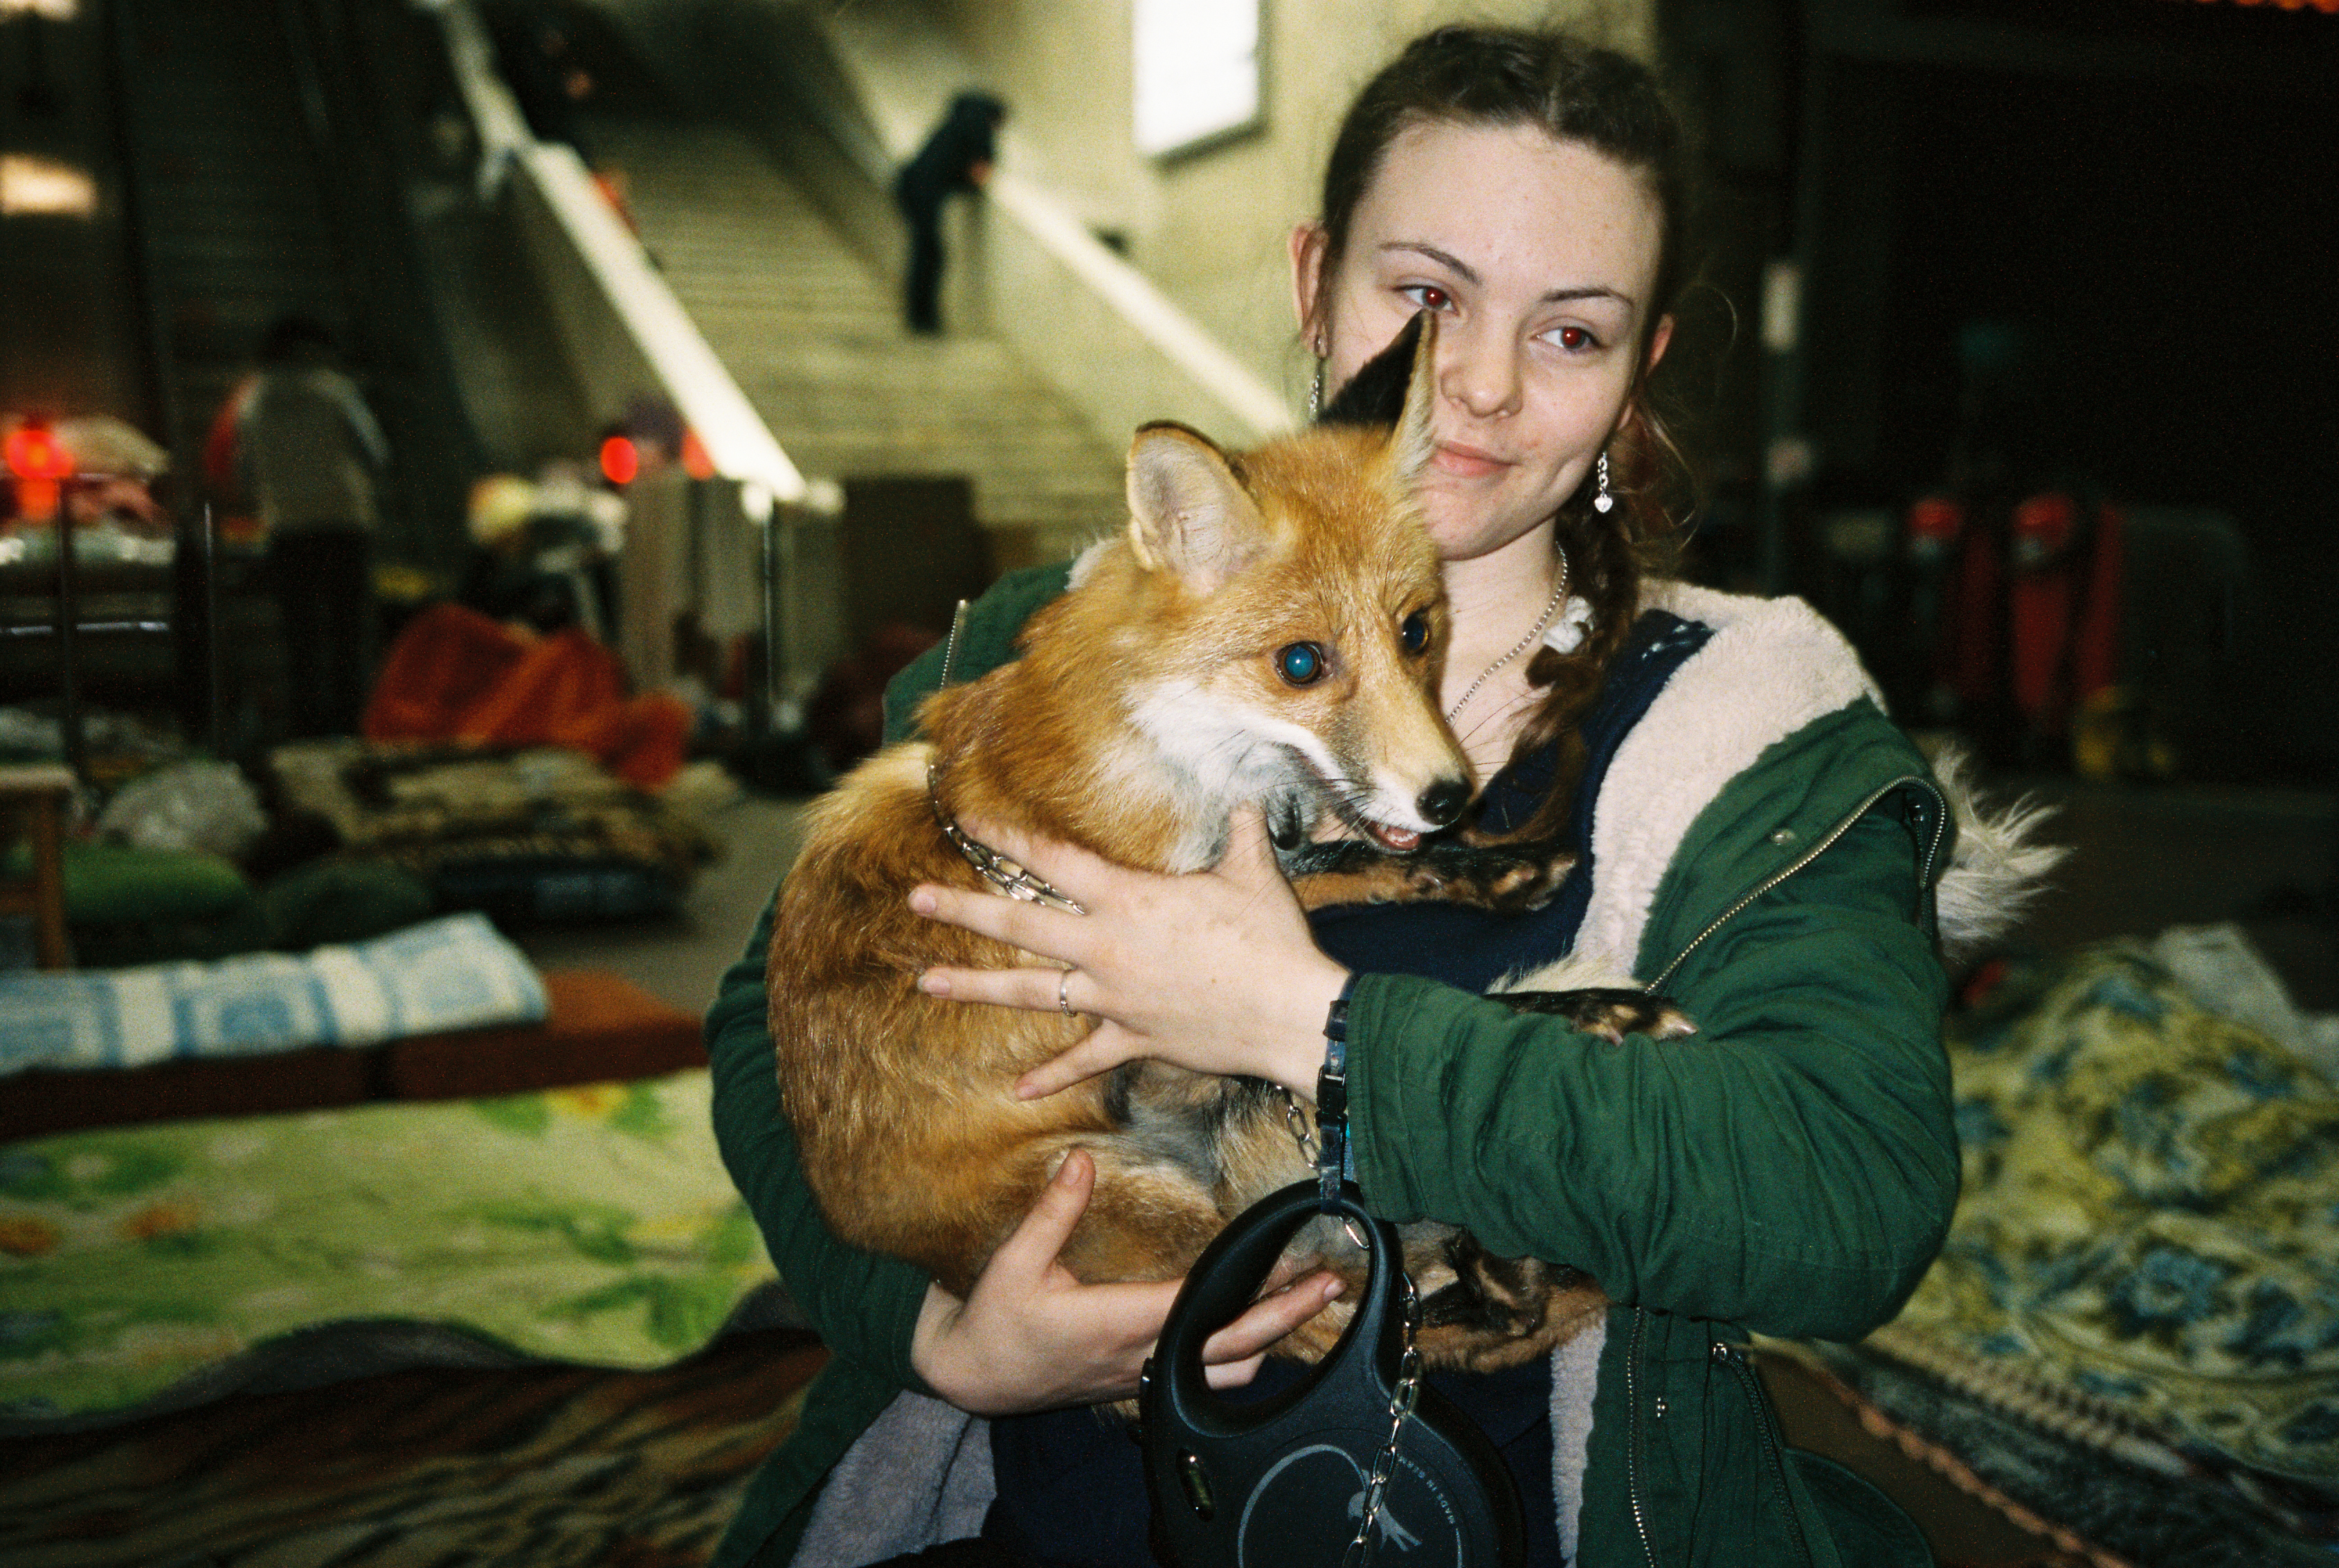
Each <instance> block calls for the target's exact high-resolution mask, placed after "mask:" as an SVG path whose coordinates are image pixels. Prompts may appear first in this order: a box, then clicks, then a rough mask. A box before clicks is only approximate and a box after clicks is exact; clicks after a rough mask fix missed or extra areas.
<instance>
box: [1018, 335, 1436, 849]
mask: <svg viewBox="0 0 2339 1568" xmlns="http://www.w3.org/2000/svg"><path fill="white" fill-rule="evenodd" d="M1414 339H1417V344H1416V342H1414V341H1410V340H1414ZM1435 348H1436V327H1435V321H1434V319H1432V318H1430V317H1428V316H1427V315H1426V313H1425V315H1424V316H1423V317H1422V318H1421V319H1420V324H1417V325H1416V326H1414V327H1409V328H1408V329H1407V340H1400V342H1399V343H1398V344H1396V345H1392V348H1391V350H1390V354H1391V356H1392V358H1393V359H1395V360H1396V364H1397V365H1398V366H1399V367H1400V368H1402V367H1403V366H1404V363H1405V360H1404V358H1403V356H1404V355H1405V354H1406V352H1407V351H1408V350H1409V352H1410V360H1411V366H1410V376H1409V380H1408V382H1407V387H1408V390H1407V391H1406V399H1405V405H1404V411H1403V413H1402V414H1401V416H1400V417H1399V418H1398V419H1397V420H1396V424H1395V426H1394V427H1393V428H1392V427H1387V426H1377V427H1362V426H1351V427H1342V428H1327V427H1323V426H1318V427H1317V428H1314V429H1308V430H1305V431H1302V432H1299V433H1298V434H1295V435H1292V436H1288V437H1285V438H1282V439H1278V440H1275V441H1271V442H1269V443H1268V444H1267V445H1265V446H1262V447H1259V448H1258V449H1255V450H1253V451H1249V452H1244V453H1228V452H1225V451H1222V450H1221V449H1219V448H1218V447H1217V446H1215V445H1213V444H1212V443H1211V442H1210V441H1209V440H1208V439H1204V438H1203V437H1201V436H1199V435H1198V434H1196V433H1195V432H1194V431H1192V430H1190V429H1186V428H1185V427H1184V426H1181V425H1174V424H1156V425H1148V426H1146V427H1145V428H1144V429H1140V430H1139V431H1138V432H1137V435H1136V438H1135V439H1134V441H1133V442H1132V443H1131V445H1130V454H1129V475H1128V480H1129V482H1128V490H1129V508H1130V521H1129V527H1128V530H1127V533H1126V536H1125V537H1124V538H1123V539H1121V540H1119V541H1115V542H1113V543H1111V544H1109V545H1107V546H1104V547H1100V548H1098V549H1096V550H1094V551H1092V552H1091V554H1090V555H1089V556H1087V557H1083V559H1082V561H1081V567H1080V568H1079V569H1078V571H1077V572H1076V574H1075V577H1074V582H1075V585H1076V591H1075V592H1073V593H1071V594H1070V595H1067V596H1066V597H1065V599H1064V600H1062V601H1061V602H1060V605H1059V606H1057V607H1056V608H1057V610H1061V616H1059V615H1058V614H1057V613H1056V611H1054V610H1051V612H1048V613H1046V615H1045V616H1044V618H1043V619H1041V618H1035V620H1034V622H1033V625H1032V627H1031V635H1030V636H1028V637H1027V639H1026V645H1025V646H1026V654H1025V662H1026V663H1027V664H1029V665H1031V666H1034V667H1033V668H1032V669H1031V672H1030V673H1031V675H1033V676H1039V677H1041V678H1043V679H1045V680H1046V681H1047V683H1048V685H1050V686H1051V687H1053V688H1055V689H1056V690H1058V691H1065V690H1069V689H1071V688H1073V687H1075V686H1078V685H1085V686H1086V687H1087V688H1088V695H1089V697H1090V699H1091V705H1097V704H1109V705H1114V706H1116V707H1117V709H1118V712H1117V714H1116V715H1115V718H1116V719H1117V721H1118V723H1117V726H1116V727H1117V728H1118V730H1119V734H1118V735H1117V736H1114V737H1110V738H1103V737H1100V744H1101V745H1103V746H1105V747H1107V748H1118V754H1117V759H1116V765H1112V766H1111V767H1110V772H1111V774H1112V777H1111V778H1110V780H1109V781H1104V782H1105V783H1106V784H1107V787H1109V788H1111V789H1114V790H1116V791H1117V792H1119V794H1120V798H1121V800H1122V801H1123V802H1124V803H1125V805H1126V809H1127V810H1128V811H1130V812H1131V813H1135V814H1152V813H1156V812H1160V811H1163V810H1165V809H1166V810H1167V812H1168V813H1169V814H1170V815H1172V816H1174V817H1175V818H1176V819H1177V821H1178V822H1179V824H1180V825H1179V830H1178V832H1177V833H1175V834H1174V835H1173V839H1172V843H1171V847H1170V849H1169V853H1168V854H1167V855H1166V856H1165V857H1164V858H1166V859H1167V860H1168V861H1169V863H1172V864H1179V865H1185V866H1191V865H1195V864H1207V863H1209V861H1211V860H1212V859H1214V858H1215V857H1216V855H1217V853H1219V845H1220V844H1221V843H1222V842H1223V837H1224V833H1225V826H1226V818H1227V814H1228V812H1229V810H1230V809H1231V808H1232V807H1233V806H1235V805H1238V804H1243V803H1246V802H1257V803H1260V804H1265V805H1266V806H1267V808H1268V822H1269V823H1270V825H1271V826H1272V827H1273V828H1274V829H1275V831H1276V833H1277V837H1278V841H1281V842H1286V843H1288V842H1290V841H1292V840H1293V839H1295V838H1296V837H1297V836H1298V834H1299V833H1303V832H1304V831H1305V830H1306V828H1307V827H1308V824H1310V823H1314V822H1315V821H1317V820H1318V818H1319V817H1321V816H1324V815H1326V814H1330V815H1334V816H1337V817H1338V818H1340V819H1341V820H1342V821H1344V822H1346V823H1348V824H1349V825H1350V826H1351V827H1353V828H1355V829H1357V830H1358V831H1360V832H1363V833H1369V834H1371V835H1372V836H1373V837H1375V838H1377V839H1378V840H1379V841H1380V842H1381V843H1384V844H1387V845H1388V846H1390V847H1392V848H1397V849H1405V848H1410V847H1412V845H1413V844H1414V843H1416V842H1417V841H1418V840H1419V838H1420V837H1421V835H1422V834H1424V833H1431V832H1434V831H1435V830H1436V829H1439V828H1442V827H1446V826H1447V825H1449V824H1451V823H1454V822H1455V821H1456V819H1457V818H1458V817H1459V816H1460V815H1461V814H1462V810H1463V808H1464V806H1466V804H1468V802H1469V799H1470V797H1471V795H1472V794H1473V793H1474V785H1473V782H1472V776H1471V772H1470V767H1469V764H1468V761H1467V760H1466V758H1465V757H1464V755H1463V754H1462V750H1461V747H1460V746H1459V745H1456V742H1455V739H1454V736H1453V734H1452V732H1451V731H1450V730H1448V729H1447V727H1446V723H1445V721H1444V720H1443V719H1442V718H1441V717H1440V716H1439V715H1438V712H1437V707H1436V693H1437V689H1438V688H1437V683H1438V674H1439V670H1440V668H1441V666H1442V663H1443V659H1444V655H1445V646H1446V630H1447V618H1446V597H1445V590H1444V587H1443V584H1442V582H1441V578H1440V574H1439V570H1438V561H1437V554H1436V549H1435V547H1433V546H1432V545H1431V543H1430V540H1429V537H1428V535H1427V534H1426V532H1425V531H1424V530H1423V528H1422V525H1421V513H1420V508H1419V506H1418V503H1417V501H1416V496H1415V488H1416V482H1417V480H1418V479H1419V477H1420V476H1421V474H1422V471H1423V469H1424V468H1425V467H1426V464H1427V462H1428V459H1429V456H1430V452H1431V450H1432V445H1433V443H1432V438H1431V435H1430V429H1429V413H1430V407H1431V403H1432V399H1433V396H1434V393H1433V370H1434V358H1435ZM1067 661H1070V662H1067ZM1064 738H1065V739H1066V740H1067V741H1068V742H1072V741H1076V737H1072V736H1066V737H1064ZM1081 749H1083V748H1082V747H1081V746H1080V745H1077V744H1072V745H1067V746H1066V748H1065V750H1066V751H1067V752H1076V751H1079V750H1081ZM1068 787H1071V786H1069V785H1068ZM1148 858H1151V857H1148Z"/></svg>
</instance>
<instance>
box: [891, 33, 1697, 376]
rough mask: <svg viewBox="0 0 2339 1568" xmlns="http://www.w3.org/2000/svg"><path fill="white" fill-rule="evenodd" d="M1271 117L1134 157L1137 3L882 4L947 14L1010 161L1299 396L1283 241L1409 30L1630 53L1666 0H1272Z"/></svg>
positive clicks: (1310, 209) (1644, 44) (935, 107)
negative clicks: (1659, 1) (1177, 154)
mask: <svg viewBox="0 0 2339 1568" xmlns="http://www.w3.org/2000/svg"><path fill="white" fill-rule="evenodd" d="M1264 9H1265V17H1264V28H1263V32H1264V35H1265V36H1264V45H1263V47H1264V53H1265V55H1266V62H1265V82H1264V93H1265V96H1266V113H1265V121H1266V123H1265V125H1264V127H1263V129H1262V130H1261V131H1259V132H1258V133H1253V134H1249V135H1246V136H1244V137H1242V138H1240V139H1239V140H1236V141H1232V142H1229V143H1223V144H1221V145H1219V146H1218V147H1216V148H1213V149H1210V150H1207V151H1204V152H1201V153H1195V154H1191V155H1189V156H1185V157H1181V158H1173V159H1169V160H1164V161H1156V160H1153V159H1150V158H1147V157H1145V156H1143V155H1141V154H1140V153H1138V151H1137V149H1136V146H1135V143H1134V140H1133V137H1132V135H1131V132H1130V6H1129V5H1128V4H1127V0H1081V3H1079V4H1072V3H1068V0H924V3H923V4H921V3H920V0H877V3H875V4H864V5H859V6H855V7H853V8H851V10H850V11H848V12H846V13H845V15H853V14H855V13H857V14H859V15H861V16H863V17H869V16H870V15H871V14H872V13H883V14H887V15H889V17H890V19H891V25H893V26H895V27H898V28H902V29H903V31H904V32H907V31H911V30H913V29H914V26H915V24H914V22H913V17H914V16H915V15H916V14H917V13H919V12H922V11H923V12H924V13H926V15H930V16H933V17H934V18H937V19H939V21H940V22H941V23H942V25H943V26H944V27H945V28H946V29H947V32H948V34H949V36H950V38H951V40H952V42H953V43H954V44H956V50H955V53H956V54H957V55H958V56H959V57H960V58H961V59H962V60H963V61H964V63H965V64H966V66H967V68H968V70H969V72H970V79H969V80H967V81H964V82H959V83H952V84H950V87H943V86H940V85H937V87H936V94H937V95H936V99H935V102H934V103H933V104H931V105H929V106H927V108H926V113H927V114H928V116H929V118H930V119H931V117H933V116H938V115H939V113H940V112H941V110H942V107H943V100H944V99H946V97H947V95H948V92H949V90H950V88H954V87H960V86H982V87H985V88H988V89H989V90H991V91H992V92H995V93H997V94H999V95H1000V96H1001V97H1002V98H1004V99H1005V100H1006V101H1007V103H1008V104H1009V106H1010V109H1011V113H1012V119H1011V121H1010V123H1009V125H1008V128H1007V132H1006V134H1005V136H1004V137H1003V145H1002V164H1003V165H1005V166H1008V167H1012V168H1014V169H1016V170H1017V171H1018V172H1019V173H1023V174H1024V175H1026V176H1027V177H1028V178H1030V179H1032V180H1034V181H1036V182H1039V183H1041V184H1042V185H1044V186H1046V187H1047V188H1049V189H1051V191H1053V192H1055V193H1056V194H1057V195H1058V196H1060V197H1061V198H1062V199H1063V200H1064V201H1066V202H1068V203H1069V204H1070V205H1071V207H1072V208H1073V210H1074V211H1075V212H1078V213H1079V214H1080V215H1081V217H1082V218H1083V219H1084V220H1085V221H1086V222H1088V223H1089V224H1090V226H1091V228H1095V229H1104V230H1118V231H1120V232H1124V233H1126V234H1127V235H1128V236H1129V240H1130V260H1131V261H1134V262H1135V263H1136V264H1137V266H1138V267H1139V268H1140V270H1141V271H1144V272H1145V273H1146V274H1147V275H1148V276H1149V277H1150V278H1151V279H1152V280H1153V281H1154V282H1155V283H1157V284H1158V285H1160V288H1161V289H1162V290H1163V291H1164V292H1166V293H1167V294H1169V297H1170V298H1171V299H1172V300H1174V301H1177V302H1178V303H1179V305H1180V306H1182V307H1183V308H1185V309H1186V310H1187V311H1189V312H1191V313H1192V314H1193V316H1194V317H1195V318H1196V319H1197V320H1198V321H1199V322H1200V323H1201V324H1202V326H1203V327H1205V328H1206V329H1208V330H1209V331H1210V332H1211V333H1213V334H1214V335H1215V336H1217V337H1218V339H1219V340H1220V341H1221V342H1222V343H1223V344H1224V345H1225V346H1226V347H1227V348H1228V349H1229V350H1231V351H1232V352H1233V353H1234V354H1235V355H1236V356H1237V357H1238V358H1239V359H1240V360H1243V361H1244V362H1245V363H1246V364H1248V366H1250V368H1251V369H1252V370H1253V371H1254V372H1255V373H1256V374H1258V376H1259V377H1261V378H1262V379H1263V380H1266V381H1267V382H1268V384H1269V385H1270V386H1276V387H1279V388H1281V389H1283V390H1284V391H1285V392H1286V394H1287V395H1288V397H1290V398H1291V399H1293V401H1294V402H1295V403H1296V402H1297V401H1298V399H1299V398H1301V397H1302V396H1304V394H1305V390H1306V381H1307V375H1308V362H1307V360H1306V357H1305V356H1304V354H1303V353H1302V352H1301V351H1300V349H1299V345H1298V339H1297V336H1296V334H1295V331H1294V329H1293V324H1292V316H1291V291H1290V283H1289V279H1288V263H1287V261H1286V260H1285V254H1286V251H1285V242H1286V238H1287V236H1288V234H1289V232H1290V230H1291V226H1292V225H1293V224H1294V223H1296V222H1300V221H1302V220H1303V219H1306V218H1309V217H1313V216H1314V215H1315V212H1316V204H1317V189H1318V181H1319V180H1320V178H1321V176H1322V173H1323V166H1324V157H1325V154H1326V153H1327V152H1328V151H1329V150H1330V147H1331V143H1332V136H1333V133H1335V132H1336V131H1337V129H1338V122H1339V116H1340V114H1341V113H1342V112H1343V111H1344V110H1346V109H1347V104H1348V101H1349V99H1350V98H1351V97H1353V96H1354V95H1355V93H1356V91H1357V88H1358V87H1360V86H1361V85H1363V84H1364V83H1365V81H1366V80H1367V78H1368V77H1370V76H1371V74H1373V73H1374V72H1375V71H1376V70H1377V69H1378V68H1379V67H1380V66H1381V65H1382V64H1384V63H1386V62H1387V60H1388V59H1389V58H1390V57H1391V56H1392V55H1394V54H1396V51H1397V50H1398V49H1399V48H1400V47H1402V46H1403V44H1405V43H1406V40H1408V39H1410V38H1412V37H1414V36H1415V35H1417V34H1419V33H1421V32H1424V31H1426V29H1428V28H1429V27H1432V26H1435V25H1438V24H1440V23H1444V22H1449V21H1487V22H1497V23H1525V24H1535V23H1546V22H1547V23H1552V24H1555V25H1562V26H1566V27H1570V28H1572V29H1574V30H1575V31H1577V32H1578V33H1580V34H1583V35H1585V36H1588V37H1591V38H1594V39H1595V40H1597V41H1599V42H1601V43H1604V44H1611V45H1613V46H1614V47H1617V48H1622V49H1624V50H1627V51H1629V52H1631V53H1633V54H1641V55H1643V56H1644V57H1645V56H1647V55H1648V54H1650V53H1651V52H1652V51H1653V47H1654V36H1655V25H1656V24H1655V0H1571V3H1563V4H1559V5H1549V4H1525V3H1522V0H1485V3H1482V4H1478V5H1464V4H1458V3H1456V0H1264Z"/></svg>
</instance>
